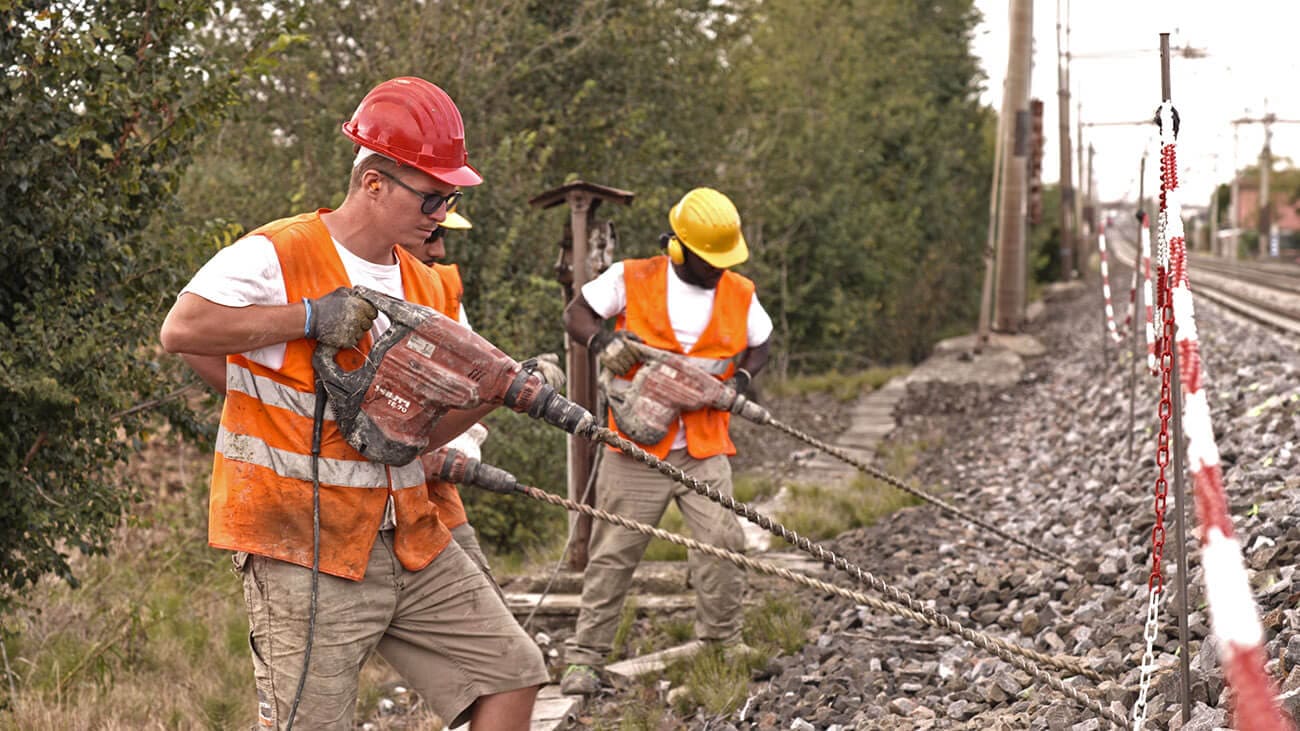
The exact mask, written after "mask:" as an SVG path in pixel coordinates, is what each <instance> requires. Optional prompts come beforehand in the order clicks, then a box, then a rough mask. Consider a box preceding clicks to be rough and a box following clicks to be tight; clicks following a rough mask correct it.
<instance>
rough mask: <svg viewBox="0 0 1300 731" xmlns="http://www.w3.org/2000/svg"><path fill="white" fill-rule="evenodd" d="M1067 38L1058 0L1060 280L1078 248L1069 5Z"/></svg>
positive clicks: (1071, 268)
mask: <svg viewBox="0 0 1300 731" xmlns="http://www.w3.org/2000/svg"><path fill="white" fill-rule="evenodd" d="M1065 39H1066V46H1065V47H1064V48H1062V46H1061V0H1056V97H1057V102H1058V103H1057V109H1058V113H1059V116H1060V124H1059V126H1058V129H1059V136H1060V144H1059V148H1060V155H1061V177H1060V180H1061V182H1060V187H1061V204H1060V206H1059V208H1060V211H1059V213H1060V227H1061V280H1062V281H1069V280H1071V279H1073V278H1074V275H1075V270H1076V269H1077V266H1076V264H1075V254H1074V252H1075V246H1074V186H1073V180H1072V178H1073V172H1072V171H1071V169H1070V168H1071V161H1070V56H1069V45H1068V44H1069V41H1070V3H1069V0H1066V3H1065Z"/></svg>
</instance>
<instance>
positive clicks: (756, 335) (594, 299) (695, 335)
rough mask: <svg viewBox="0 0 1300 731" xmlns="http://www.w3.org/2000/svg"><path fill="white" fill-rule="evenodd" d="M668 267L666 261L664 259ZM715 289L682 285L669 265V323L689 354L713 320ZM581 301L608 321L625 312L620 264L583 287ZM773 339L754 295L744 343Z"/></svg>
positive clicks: (752, 346)
mask: <svg viewBox="0 0 1300 731" xmlns="http://www.w3.org/2000/svg"><path fill="white" fill-rule="evenodd" d="M665 264H667V260H665ZM715 293H716V290H713V289H705V288H703V287H696V286H695V285H693V284H687V283H686V282H683V281H682V280H681V279H680V278H678V276H677V272H676V271H675V270H674V269H673V268H672V266H668V321H669V322H670V323H672V326H673V333H674V334H675V335H676V336H677V342H678V343H680V344H681V346H682V349H683V350H685V351H687V352H690V350H691V347H692V346H694V345H695V342H696V341H697V340H699V339H700V335H702V334H703V333H704V328H706V327H708V326H709V319H710V318H712V317H713V296H714V294H715ZM582 298H583V299H585V300H587V304H589V305H591V309H593V310H595V311H596V314H597V315H600V316H601V317H602V318H605V319H608V318H611V317H614V316H616V315H620V314H622V313H623V311H624V310H626V309H627V284H626V282H625V281H624V279H623V262H621V261H620V262H617V263H615V264H614V265H613V266H611V267H610V268H609V269H606V270H605V271H604V272H603V273H602V274H601V275H600V276H599V277H596V278H595V279H593V280H591V281H590V282H587V283H586V284H584V285H583V286H582ZM770 337H772V318H771V317H769V316H768V314H767V310H764V309H763V305H761V304H759V302H758V293H757V292H756V293H754V297H753V299H751V300H750V302H749V322H748V328H747V330H746V344H747V345H748V346H749V347H751V348H754V347H757V346H759V345H762V344H763V343H766V342H767V339H768V338H770Z"/></svg>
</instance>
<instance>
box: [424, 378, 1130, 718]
mask: <svg viewBox="0 0 1300 731" xmlns="http://www.w3.org/2000/svg"><path fill="white" fill-rule="evenodd" d="M714 380H715V381H716V380H717V379H714ZM425 460H426V461H425V465H426V467H427V468H428V469H429V473H430V474H431V475H436V476H437V477H438V479H440V480H443V481H444V482H451V483H454V484H457V485H472V486H474V487H477V488H480V489H483V490H488V491H490V492H495V493H498V494H502V495H523V496H525V497H529V498H532V499H534V500H539V501H541V502H545V503H549V504H551V505H556V506H559V507H563V508H566V509H568V510H571V511H573V512H577V513H582V514H583V515H588V516H591V517H593V518H596V519H598V520H603V521H606V522H608V523H611V524H613V525H617V526H620V527H623V528H627V529H629V530H633V531H636V532H638V533H641V534H643V535H648V536H653V537H655V538H660V539H663V540H665V541H669V542H670V543H675V544H677V545H679V546H684V547H686V548H688V549H691V550H694V551H699V552H701V553H704V554H707V555H709V556H712V557H714V558H717V559H721V560H724V561H729V562H731V563H733V564H735V565H736V566H739V567H741V568H744V569H749V570H752V571H757V572H758V573H762V574H767V575H769V576H776V577H779V578H782V579H785V580H787V581H791V582H793V583H796V584H799V585H801V586H804V587H807V588H811V589H816V590H818V591H821V592H823V593H825V594H827V595H830V596H838V597H842V598H847V599H850V600H852V601H854V602H855V603H857V604H861V605H865V606H868V607H871V608H873V609H877V610H880V611H884V612H887V613H889V614H893V615H895V616H899V617H904V618H907V619H911V620H914V621H917V622H920V623H922V624H926V625H929V626H931V627H934V628H936V629H940V630H943V631H946V632H949V633H951V634H953V635H956V636H958V637H960V638H962V639H963V640H966V641H968V642H971V643H972V644H974V645H975V646H977V647H980V648H982V649H984V650H987V651H988V652H990V653H991V654H993V655H995V656H996V657H998V658H1000V659H1002V660H1005V661H1006V662H1008V663H1010V664H1012V665H1014V666H1016V667H1017V668H1020V669H1021V670H1024V671H1025V672H1027V673H1029V674H1030V675H1032V676H1033V677H1035V678H1037V679H1038V680H1040V681H1042V682H1044V683H1046V684H1047V685H1049V686H1051V687H1052V688H1054V689H1056V690H1058V691H1060V692H1061V693H1063V694H1065V695H1066V696H1068V697H1070V698H1071V699H1073V700H1074V701H1075V702H1077V703H1079V704H1080V705H1081V706H1083V707H1084V708H1087V709H1089V710H1091V711H1093V712H1095V713H1097V714H1099V715H1100V716H1101V717H1103V718H1106V719H1107V720H1110V721H1112V722H1114V723H1116V724H1117V725H1120V726H1124V725H1125V721H1124V719H1123V718H1122V717H1120V716H1118V715H1117V714H1115V713H1114V712H1113V711H1111V710H1110V709H1109V708H1106V707H1105V706H1104V705H1102V703H1101V702H1100V701H1098V700H1094V699H1092V698H1089V697H1088V696H1087V695H1085V694H1084V693H1083V692H1082V691H1080V690H1079V689H1078V688H1075V687H1072V686H1069V685H1066V684H1065V683H1063V682H1062V681H1061V680H1060V678H1058V677H1056V676H1055V675H1053V674H1051V673H1050V672H1048V671H1047V670H1046V669H1045V667H1044V666H1046V667H1051V668H1054V669H1056V670H1058V671H1063V672H1065V673H1066V674H1069V675H1082V676H1084V677H1087V678H1089V679H1091V680H1093V681H1100V680H1102V677H1101V676H1100V675H1099V674H1098V673H1096V672H1095V671H1093V670H1091V669H1089V668H1087V667H1085V666H1084V665H1083V663H1082V662H1081V661H1080V660H1079V659H1078V658H1073V657H1062V656H1052V655H1047V654H1045V653H1041V652H1038V651H1036V650H1033V649H1030V648H1025V647H1020V646H1018V645H1015V644H1013V643H1010V642H1007V641H1006V640H1002V639H1000V638H997V637H994V636H992V635H989V634H986V633H983V632H980V631H977V630H973V629H970V628H968V627H963V626H962V625H961V624H960V623H959V622H957V621H956V620H954V619H952V618H950V617H948V616H946V615H943V614H940V613H939V612H937V611H935V610H934V609H931V608H929V607H926V606H924V605H923V604H921V603H920V602H918V601H917V600H916V599H915V598H913V597H912V596H910V595H909V594H908V593H907V592H905V591H903V590H901V589H898V588H897V587H893V586H890V585H886V584H883V582H881V584H882V586H883V587H884V589H883V593H885V594H886V595H887V596H888V597H889V598H887V599H878V598H876V597H872V596H868V595H866V594H864V593H862V592H860V591H854V590H852V589H846V588H844V587H841V586H837V585H835V584H831V583H829V582H826V581H822V580H820V579H815V578H813V577H811V576H808V575H806V574H803V573H800V572H798V571H791V570H790V569H787V568H783V567H781V566H777V565H775V564H772V563H769V562H766V561H759V560H756V559H752V558H750V557H748V556H745V555H744V554H741V553H737V552H735V551H730V550H727V549H724V548H719V547H717V546H714V545H710V544H707V543H701V542H699V541H695V540H692V539H690V538H686V537H684V536H680V535H677V534H675V533H671V532H669V531H665V530H661V529H659V528H656V527H654V526H650V525H646V524H644V523H640V522H637V521H634V520H630V519H628V518H625V517H623V516H621V515H617V514H613V513H609V512H607V511H604V510H600V509H598V508H593V507H591V506H590V505H585V504H583V503H580V502H575V501H573V500H569V499H567V498H563V497H560V496H559V495H555V494H552V493H550V492H547V491H545V490H542V489H540V488H537V487H532V486H529V485H523V484H520V482H519V481H518V479H516V478H515V476H514V475H513V474H511V473H510V472H507V471H506V470H503V469H501V468H499V467H495V466H493V465H489V464H486V463H484V462H482V461H481V460H478V459H474V458H473V457H470V456H468V455H466V454H464V453H463V452H459V451H457V450H454V449H447V448H445V447H444V448H442V449H439V450H437V451H435V452H433V453H431V454H429V455H427V456H426V457H425Z"/></svg>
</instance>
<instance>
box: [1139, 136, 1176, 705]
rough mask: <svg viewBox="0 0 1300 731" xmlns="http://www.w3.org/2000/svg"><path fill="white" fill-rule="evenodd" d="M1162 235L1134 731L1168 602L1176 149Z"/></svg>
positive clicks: (1165, 185) (1165, 177)
mask: <svg viewBox="0 0 1300 731" xmlns="http://www.w3.org/2000/svg"><path fill="white" fill-rule="evenodd" d="M1160 182H1161V186H1160V233H1159V237H1158V238H1157V240H1156V243H1157V249H1156V251H1157V254H1156V306H1157V307H1158V308H1159V309H1160V320H1161V332H1160V336H1159V337H1158V338H1157V339H1156V352H1157V353H1158V354H1159V360H1160V403H1159V406H1158V407H1157V409H1156V413H1157V415H1158V416H1159V418H1160V431H1159V433H1158V434H1157V435H1156V484H1155V498H1154V508H1155V524H1154V525H1152V526H1151V575H1150V576H1149V577H1148V578H1147V619H1146V625H1145V628H1144V631H1143V639H1144V640H1145V641H1146V650H1145V652H1144V653H1143V654H1142V666H1141V671H1140V674H1139V676H1138V696H1137V700H1135V701H1134V703H1133V728H1134V730H1135V731H1138V730H1140V729H1141V728H1142V724H1143V723H1145V722H1146V714H1147V695H1148V694H1149V693H1150V690H1151V676H1152V674H1153V673H1154V672H1155V669H1156V658H1155V643H1156V639H1157V638H1158V635H1159V629H1160V600H1161V599H1162V598H1163V596H1164V591H1165V576H1164V568H1163V565H1162V562H1163V560H1164V552H1165V508H1166V503H1167V501H1168V497H1169V479H1168V476H1167V475H1166V470H1167V469H1168V467H1169V464H1170V443H1169V441H1170V437H1169V421H1170V420H1171V419H1172V418H1173V413H1174V406H1173V388H1174V383H1173V379H1174V348H1175V347H1177V345H1176V343H1175V341H1174V303H1173V281H1172V276H1171V271H1170V267H1169V253H1170V252H1169V237H1168V234H1167V231H1166V226H1167V223H1168V220H1167V214H1166V211H1165V193H1166V191H1167V190H1172V189H1173V188H1174V187H1175V186H1176V185H1177V166H1176V164H1175V162H1174V157H1173V148H1172V146H1169V147H1166V148H1165V149H1162V150H1161V151H1160Z"/></svg>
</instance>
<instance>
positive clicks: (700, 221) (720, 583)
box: [560, 188, 772, 695]
mask: <svg viewBox="0 0 1300 731" xmlns="http://www.w3.org/2000/svg"><path fill="white" fill-rule="evenodd" d="M668 224H669V226H670V227H671V231H669V232H668V233H665V234H664V235H663V236H661V237H660V244H661V246H662V247H663V249H664V253H663V254H662V255H660V256H655V257H651V258H649V259H627V260H624V261H621V262H617V263H615V264H614V265H613V266H611V267H610V268H609V269H608V270H606V271H605V272H604V273H603V274H601V275H600V276H599V277H597V278H596V279H594V280H592V281H590V282H588V283H587V284H586V285H584V286H583V287H582V292H581V293H580V295H579V296H578V297H575V298H574V300H573V302H572V303H570V305H569V306H568V308H566V309H565V311H564V324H565V329H567V330H568V332H569V334H570V335H571V336H572V337H573V338H574V339H575V340H576V341H577V342H580V343H585V344H586V345H587V348H588V349H590V350H591V351H593V352H595V353H597V354H598V355H599V357H600V362H601V365H602V366H604V367H605V368H607V369H609V370H610V371H613V372H614V373H615V374H618V376H619V377H620V378H625V379H630V378H631V377H632V374H633V373H634V372H635V369H636V367H637V365H638V363H637V355H636V352H635V349H634V347H633V346H630V345H628V343H627V341H628V340H636V341H640V342H644V343H646V344H647V345H650V346H653V347H655V348H659V349H661V350H667V351H671V352H674V353H680V354H683V355H686V356H688V357H689V359H690V360H691V361H692V362H693V363H695V364H696V365H698V366H699V367H701V368H703V369H705V370H706V371H708V372H709V373H712V374H713V375H714V376H715V377H716V378H718V379H719V380H724V381H728V382H729V383H730V385H732V386H733V387H735V388H737V389H738V390H741V391H744V390H745V389H746V388H747V387H748V385H749V380H750V378H751V376H752V374H754V373H757V372H758V371H759V370H760V369H761V368H762V367H763V366H764V365H765V364H766V363H767V358H768V339H769V337H770V336H771V334H772V319H771V318H770V317H768V314H767V312H766V311H764V310H763V306H762V305H760V304H759V302H758V296H757V295H756V294H755V293H754V283H753V282H751V281H750V280H749V279H747V278H745V277H743V276H741V275H740V274H737V273H736V272H734V271H731V268H732V267H734V266H736V265H738V264H741V263H743V262H744V261H745V260H746V259H748V258H749V247H748V246H747V245H746V244H745V237H744V234H743V233H742V232H741V226H740V214H739V213H738V212H737V211H736V206H735V205H733V204H732V202H731V200H730V199H729V198H727V196H725V195H723V194H722V193H719V192H718V191H716V190H713V189H712V188H696V189H694V190H692V191H690V192H689V193H687V194H686V195H684V196H683V197H682V199H681V200H680V201H678V202H677V204H676V205H674V206H673V207H672V209H670V210H669V211H668ZM613 317H617V318H618V320H617V323H618V324H617V326H616V327H615V329H613V330H605V329H602V327H601V322H602V321H604V320H606V319H609V318H613ZM729 424H730V414H729V413H727V412H725V411H720V410H717V409H711V408H705V409H700V410H698V411H690V412H685V413H682V414H681V415H680V417H679V419H678V421H677V423H676V424H674V425H673V426H672V427H671V428H670V429H669V430H668V434H667V436H665V437H664V438H663V439H662V440H661V441H659V442H658V443H657V444H641V447H642V448H644V449H645V450H646V451H648V452H650V453H651V454H654V455H655V456H656V457H659V458H660V459H662V460H665V461H667V462H668V463H670V464H672V465H674V466H676V467H678V468H680V469H682V470H683V471H684V472H685V473H686V474H688V475H691V476H692V477H695V478H697V479H699V480H701V481H704V482H706V483H707V484H708V485H709V486H710V487H712V488H714V489H716V490H718V491H719V492H721V493H722V494H724V495H728V496H730V495H731V490H732V487H731V462H730V461H729V460H728V457H729V456H730V455H733V454H735V453H736V447H735V445H734V444H733V443H732V441H731V436H730V434H729V433H728V426H729ZM610 426H611V427H613V428H615V429H618V424H617V422H616V420H615V419H614V416H613V414H611V415H610ZM624 436H628V435H626V434H625V435H624ZM628 438H631V439H633V441H636V440H635V439H634V438H632V437H630V436H629V437H628ZM680 488H681V486H680V485H678V484H677V483H676V482H674V481H673V480H671V479H670V478H668V477H666V476H665V475H662V474H660V473H658V472H656V471H654V470H648V469H646V468H645V466H644V465H640V464H637V463H636V462H635V461H633V460H632V459H631V458H630V457H627V456H625V455H624V454H623V453H622V452H619V451H617V450H610V451H607V452H605V453H604V454H603V455H602V456H601V459H600V463H599V466H598V467H597V469H596V502H597V505H598V507H600V508H601V509H602V510H606V511H609V512H611V513H616V514H618V515H622V516H624V517H626V518H630V519H632V520H636V521H640V522H642V523H648V524H650V525H655V524H657V523H658V522H659V520H660V519H661V518H662V517H663V514H664V511H665V510H666V509H667V507H668V503H669V502H670V501H672V500H676V501H677V505H678V507H679V508H680V510H681V513H682V517H683V518H684V519H685V521H686V524H687V527H688V528H689V530H690V533H691V535H692V536H693V537H694V538H695V539H696V540H699V541H703V542H705V543H710V544H713V545H715V546H718V547H720V548H725V549H728V550H732V551H741V550H744V543H745V537H744V533H743V531H742V530H741V528H740V523H739V521H738V520H737V519H736V516H735V515H734V514H732V513H731V512H729V511H728V510H726V509H725V508H722V507H721V506H719V505H718V504H717V503H715V502H713V501H711V500H709V499H708V498H707V497H704V496H702V495H699V494H697V493H694V492H691V491H689V490H682V489H680ZM649 541H650V539H649V537H648V536H644V535H642V534H640V533H637V532H635V531H632V530H630V529H627V528H622V527H619V526H615V525H611V524H609V523H606V522H603V521H598V522H596V523H595V524H593V525H592V532H591V543H590V548H589V550H590V557H591V558H590V560H589V561H588V562H587V568H586V571H585V573H584V574H583V582H582V606H581V609H580V611H579V614H578V623H577V628H576V630H575V631H574V636H573V638H572V639H570V640H569V641H568V642H567V643H566V645H565V652H566V662H568V663H569V667H568V669H567V670H566V671H565V674H564V677H563V678H562V680H561V684H560V686H561V690H563V692H565V693H569V694H582V695H591V694H594V693H596V692H597V691H598V690H599V689H600V682H601V680H600V666H601V664H602V663H603V661H604V658H605V657H606V656H607V655H608V654H609V651H610V649H611V645H612V642H613V639H614V633H615V630H616V629H617V626H618V618H619V615H620V613H621V612H622V606H623V601H624V599H625V597H626V594H627V590H628V587H629V585H630V583H631V580H632V574H633V572H634V571H635V570H636V567H637V564H638V563H639V562H640V561H641V557H642V555H643V554H644V553H645V548H646V545H647V544H648V543H649ZM691 561H692V574H691V580H692V584H693V585H694V586H695V591H696V623H695V633H696V636H697V637H698V638H699V639H701V640H704V641H706V642H709V643H714V644H717V645H720V646H721V647H723V649H724V651H725V652H731V651H733V650H737V649H743V647H744V646H743V645H742V644H741V643H740V633H741V619H742V613H743V612H742V607H741V599H742V598H743V596H744V593H745V576H744V573H743V572H742V571H741V570H740V569H738V568H736V567H735V566H732V565H731V564H729V563H727V562H725V561H721V560H718V559H713V558H708V557H705V556H694V555H693V556H692V557H691Z"/></svg>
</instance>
